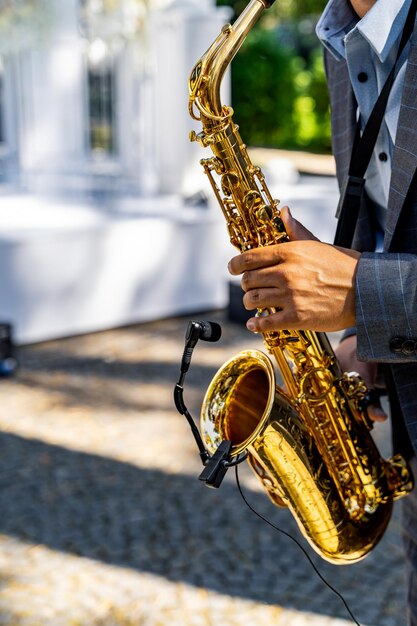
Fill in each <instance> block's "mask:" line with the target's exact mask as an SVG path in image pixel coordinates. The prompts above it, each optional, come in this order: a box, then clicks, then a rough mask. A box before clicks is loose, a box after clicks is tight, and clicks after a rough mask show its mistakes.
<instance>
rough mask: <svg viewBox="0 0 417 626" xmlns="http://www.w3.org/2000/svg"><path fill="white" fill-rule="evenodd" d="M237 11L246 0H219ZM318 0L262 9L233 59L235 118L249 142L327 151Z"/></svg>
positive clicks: (298, 0)
mask: <svg viewBox="0 0 417 626" xmlns="http://www.w3.org/2000/svg"><path fill="white" fill-rule="evenodd" d="M218 4H227V5H229V6H232V8H233V10H234V11H235V12H236V14H238V13H240V11H241V10H242V9H243V8H244V7H245V5H246V4H247V1H246V0H218ZM318 5H319V2H318V1H317V0H291V1H288V0H283V1H282V2H277V3H275V4H274V5H273V6H272V7H271V9H269V11H271V15H270V16H267V14H268V13H269V11H267V12H265V16H266V19H265V20H261V21H260V22H259V24H257V25H256V26H255V27H254V28H253V30H252V31H251V32H250V33H249V34H248V36H247V38H246V40H245V42H244V44H243V46H242V48H241V50H240V51H239V53H238V54H237V55H236V57H235V59H234V60H233V63H232V94H233V100H232V102H233V108H234V109H235V111H236V114H235V118H236V121H237V122H238V123H239V125H240V126H241V128H242V135H243V137H244V141H246V143H248V144H249V145H257V146H260V145H261V146H269V147H281V148H294V149H308V150H314V151H319V152H329V151H330V119H329V118H330V115H329V101H328V93H327V87H326V82H325V77H324V70H323V61H322V50H321V44H320V43H319V42H318V40H317V37H316V35H315V32H314V29H315V24H316V21H317V15H318V13H317V10H318V9H319V8H322V2H320V6H318Z"/></svg>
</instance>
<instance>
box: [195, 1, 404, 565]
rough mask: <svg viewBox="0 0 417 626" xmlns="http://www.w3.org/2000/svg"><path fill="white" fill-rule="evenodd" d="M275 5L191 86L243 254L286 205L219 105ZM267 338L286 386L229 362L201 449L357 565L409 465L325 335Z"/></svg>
mask: <svg viewBox="0 0 417 626" xmlns="http://www.w3.org/2000/svg"><path fill="white" fill-rule="evenodd" d="M273 2H274V0H251V1H250V2H249V4H248V5H247V6H246V8H245V9H244V11H243V12H242V14H241V15H240V17H239V18H238V19H237V20H236V21H235V23H234V24H233V26H231V25H230V24H227V25H225V26H224V27H223V29H222V31H221V33H220V34H219V36H218V37H217V38H216V40H215V41H214V42H213V44H212V45H211V46H210V48H209V49H208V51H207V52H206V53H205V54H204V55H203V56H202V58H201V59H200V60H199V61H198V62H197V64H196V65H195V67H194V69H193V70H192V73H191V76H190V79H189V94H190V99H189V111H190V115H191V116H192V118H193V119H194V120H198V122H200V123H201V124H202V127H203V129H202V132H200V133H198V134H197V133H196V132H195V131H191V134H190V139H191V140H192V141H197V142H199V143H200V144H201V146H203V147H209V148H210V149H211V151H212V153H213V156H211V157H210V158H207V159H203V160H202V161H201V164H202V166H203V168H204V171H205V173H206V174H207V176H208V178H209V181H210V183H211V186H212V188H213V191H214V194H215V196H216V198H217V200H218V203H219V205H220V207H221V209H222V211H223V214H224V217H225V219H226V224H227V229H228V233H229V236H230V241H231V243H232V244H233V245H234V246H235V247H236V248H237V249H238V250H239V251H241V252H243V251H244V250H249V249H251V248H255V247H258V246H268V245H273V244H279V243H281V242H284V241H286V240H287V239H288V237H287V233H286V231H285V227H284V224H283V222H282V220H281V219H280V211H279V209H278V205H279V201H278V200H274V199H273V198H272V196H271V193H270V191H269V190H268V187H267V185H266V183H265V178H264V175H263V173H262V171H261V169H260V168H259V167H256V166H254V165H253V164H252V162H251V160H250V158H249V155H248V153H247V150H246V146H245V145H244V143H243V142H242V139H241V137H240V134H239V130H238V126H237V125H236V124H235V123H234V122H233V119H232V117H233V110H232V109H231V108H230V107H228V106H225V105H222V103H221V99H220V85H221V81H222V78H223V75H224V73H225V71H226V69H227V67H228V66H229V64H230V63H231V61H232V59H233V57H234V56H235V54H236V53H237V52H238V50H239V48H240V46H241V45H242V43H243V42H244V40H245V37H246V36H247V34H248V32H249V30H250V29H251V28H252V27H253V25H254V24H255V23H256V21H257V20H258V18H259V17H260V15H261V13H262V12H263V11H264V9H267V8H268V7H270V6H271V5H272V4H273ZM273 311H274V310H273V309H268V310H259V311H258V314H261V315H267V314H270V313H272V312H273ZM263 337H264V342H265V345H266V348H267V350H268V352H269V353H270V354H271V355H273V357H274V358H275V360H276V362H277V367H278V370H279V372H280V374H281V378H282V381H283V384H284V388H280V387H279V386H277V382H276V373H275V369H274V367H273V365H272V362H271V359H270V358H269V357H268V356H266V354H264V353H263V352H261V351H259V350H246V351H243V352H240V353H239V354H237V355H236V356H234V357H232V358H231V359H230V360H229V361H227V362H226V363H225V364H224V365H223V366H222V367H221V368H220V369H219V371H218V372H217V373H216V374H215V376H214V378H213V380H212V381H211V383H210V385H209V388H208V390H207V392H206V395H205V398H204V401H203V406H202V410H201V421H200V431H201V436H202V440H203V442H204V446H205V447H206V449H207V450H208V451H209V452H210V453H213V454H214V453H215V452H216V450H218V448H219V446H220V444H221V443H222V442H224V441H227V442H230V444H231V448H230V449H231V453H230V454H231V458H232V459H233V458H239V455H240V456H241V455H242V454H243V453H245V454H246V457H247V460H248V463H249V465H250V466H251V468H252V470H253V471H254V472H255V474H256V476H257V477H258V478H259V480H260V481H261V483H262V485H263V487H264V488H265V490H266V492H267V494H268V496H269V497H270V499H271V500H272V502H273V503H274V504H276V505H278V506H287V507H288V508H289V509H290V510H291V512H292V514H293V515H294V517H295V519H296V521H297V523H298V526H299V528H300V530H301V532H302V534H303V535H304V536H305V538H306V539H307V541H308V542H309V543H310V544H311V546H312V547H313V549H314V550H316V552H318V554H319V555H320V556H321V557H323V558H324V559H326V560H328V561H330V562H332V563H335V564H348V563H353V562H356V561H358V560H360V559H362V558H363V557H364V556H366V554H368V553H369V551H370V550H372V548H373V547H374V546H375V545H376V544H377V542H378V541H379V539H380V538H381V537H382V535H383V533H384V531H385V529H386V527H387V525H388V522H389V520H390V516H391V511H392V507H393V501H394V500H395V499H397V498H399V497H401V496H403V495H406V494H407V493H408V492H409V491H410V490H411V489H412V486H413V485H412V477H411V473H410V471H409V468H408V466H407V464H406V462H405V461H404V459H403V458H402V457H401V456H400V455H395V456H394V457H393V458H392V459H389V460H385V459H383V458H382V457H381V456H380V454H379V451H378V449H377V447H376V446H375V443H374V441H373V439H372V437H371V433H370V431H371V427H372V424H371V421H370V419H369V417H368V414H367V410H366V394H367V389H366V386H365V384H364V382H363V381H362V380H361V379H360V377H359V375H358V374H355V373H344V372H342V370H341V368H340V365H339V363H338V362H337V359H336V357H335V355H334V352H333V350H332V348H331V345H330V342H329V340H328V338H327V337H326V335H325V334H324V333H314V332H310V331H292V330H283V331H276V332H275V331H274V332H266V333H264V334H263Z"/></svg>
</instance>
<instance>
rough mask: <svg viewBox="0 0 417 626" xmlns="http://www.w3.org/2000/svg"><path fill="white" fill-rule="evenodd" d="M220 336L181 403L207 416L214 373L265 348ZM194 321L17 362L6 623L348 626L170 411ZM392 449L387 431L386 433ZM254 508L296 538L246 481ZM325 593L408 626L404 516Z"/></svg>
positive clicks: (0, 598)
mask: <svg viewBox="0 0 417 626" xmlns="http://www.w3.org/2000/svg"><path fill="white" fill-rule="evenodd" d="M207 315H208V316H209V318H212V319H214V320H218V321H220V322H221V323H222V325H223V336H222V339H221V341H220V342H219V343H217V344H204V343H202V344H199V345H198V346H197V348H196V350H195V354H194V359H193V365H192V367H191V370H190V373H189V376H188V379H187V385H186V388H185V398H186V401H187V404H188V405H189V408H190V410H191V411H192V413H193V414H194V415H197V413H198V408H199V405H200V403H201V399H202V397H203V395H204V392H205V389H206V387H207V384H208V382H209V380H210V379H211V377H212V375H213V373H214V371H215V370H216V369H217V368H218V367H219V366H220V365H221V364H222V363H223V362H224V361H225V360H226V358H228V357H230V356H231V355H233V354H234V353H236V352H237V351H239V350H240V349H243V348H248V347H250V346H252V347H254V346H256V347H261V345H260V339H259V338H258V337H255V336H252V335H251V334H250V333H249V332H248V331H246V330H245V329H244V328H242V326H239V325H236V324H231V323H229V322H227V320H226V319H225V314H224V312H215V313H211V314H205V315H203V317H207ZM187 320H188V318H182V319H170V320H167V321H160V322H154V323H149V324H142V325H139V326H136V327H130V328H125V329H119V330H114V331H109V332H104V333H98V334H92V335H87V336H83V337H75V338H71V339H66V340H60V341H53V342H48V343H44V344H38V345H34V346H27V347H24V348H21V349H20V350H19V359H20V363H21V366H20V369H19V371H18V373H17V375H16V376H15V377H14V378H12V379H8V380H2V381H0V402H1V411H0V424H1V429H2V434H1V438H0V446H1V453H0V510H1V512H2V513H1V516H0V532H1V535H0V580H1V587H0V623H2V624H8V625H12V626H20V625H25V626H35V625H36V626H61V625H62V626H78V625H80V626H84V625H85V626H89V625H94V626H97V625H99V626H118V625H123V626H126V625H127V626H133V624H134V625H135V626H145V625H146V626H165V625H168V624H169V625H170V626H172V625H178V626H180V625H185V626H188V625H190V626H214V625H216V626H217V625H219V624H223V623H224V624H228V626H242V624H257V625H259V626H263V625H265V626H304V625H309V626H336V625H339V626H342V625H345V624H348V623H352V622H350V621H349V618H348V615H347V613H346V611H345V608H344V607H343V605H342V603H341V601H340V600H339V599H338V598H337V597H336V596H335V595H334V594H333V593H332V592H331V591H329V590H328V589H326V588H325V586H324V585H323V583H322V582H321V581H320V580H319V579H318V578H317V576H316V574H315V573H314V572H313V570H312V568H311V566H310V565H309V563H308V562H307V561H306V559H305V557H304V556H303V555H302V553H301V552H300V551H299V550H298V548H297V547H296V546H295V545H294V544H293V543H292V542H291V541H289V540H288V539H287V538H286V537H283V536H282V535H280V534H279V533H278V532H276V531H274V530H273V529H272V528H270V527H269V526H267V525H266V524H265V523H264V522H262V521H261V520H259V519H258V518H257V517H255V516H254V515H253V513H252V512H251V511H249V510H248V509H247V508H246V506H245V504H244V503H243V501H242V499H241V497H240V495H239V493H238V491H237V488H236V485H235V479H234V474H233V473H232V472H230V473H229V475H228V476H227V477H226V480H225V482H224V483H223V485H222V486H221V488H220V489H219V490H210V489H207V488H206V487H205V486H203V485H202V484H201V483H200V482H199V481H198V480H197V477H198V474H199V473H200V469H201V468H200V463H199V460H198V455H197V452H196V449H195V447H194V443H193V440H192V437H191V434H190V431H189V428H188V425H187V424H186V423H185V421H184V419H183V418H182V417H181V416H180V415H178V414H177V413H176V411H175V409H174V407H173V401H172V390H173V385H174V383H175V382H176V380H177V375H178V362H179V359H180V357H181V354H182V348H183V337H184V331H185V328H186V325H187ZM381 433H382V435H381V436H382V438H384V437H385V431H381ZM240 478H241V482H242V485H243V489H244V492H245V494H246V497H247V498H248V500H249V501H250V503H251V505H252V506H254V508H255V509H256V510H257V511H259V512H260V513H262V514H263V515H264V516H266V517H267V518H268V519H269V520H271V521H272V522H273V523H275V524H278V525H280V526H281V527H283V528H284V529H285V530H286V531H289V532H291V533H292V534H294V535H295V536H296V537H298V538H299V533H298V531H297V529H296V527H295V524H294V522H293V520H292V518H291V517H290V516H289V514H287V512H286V511H282V510H280V509H278V508H276V507H274V506H273V505H272V504H271V503H270V502H269V500H268V498H267V497H266V495H265V493H264V491H263V490H262V488H261V487H260V485H258V481H257V480H256V479H255V477H254V476H252V474H251V473H250V472H249V470H248V469H247V468H246V469H245V467H241V469H240ZM312 558H313V560H314V562H315V563H316V564H317V566H318V567H319V568H320V571H321V572H322V574H323V575H324V576H325V577H326V579H327V580H328V581H329V582H330V583H331V584H332V585H333V586H334V587H336V588H337V589H338V591H339V592H341V593H342V594H343V596H344V597H345V599H346V601H347V602H348V603H349V606H350V608H351V610H352V611H353V612H354V614H355V615H356V617H357V619H358V621H359V622H360V623H361V624H363V625H365V624H366V626H403V625H404V623H405V622H404V617H403V615H404V601H403V593H404V587H403V583H404V575H403V566H402V549H401V542H400V538H399V526H398V513H396V514H395V516H394V519H393V520H392V523H391V526H390V529H389V531H388V532H387V533H386V535H385V537H384V538H383V540H382V542H381V544H380V545H379V546H378V547H377V548H376V549H375V550H374V552H373V553H372V554H371V555H370V556H369V557H368V558H367V559H365V560H364V561H363V562H361V563H360V564H357V565H355V566H350V567H335V566H331V565H329V564H327V563H324V562H322V561H321V560H320V559H319V558H318V557H316V556H315V555H313V556H312Z"/></svg>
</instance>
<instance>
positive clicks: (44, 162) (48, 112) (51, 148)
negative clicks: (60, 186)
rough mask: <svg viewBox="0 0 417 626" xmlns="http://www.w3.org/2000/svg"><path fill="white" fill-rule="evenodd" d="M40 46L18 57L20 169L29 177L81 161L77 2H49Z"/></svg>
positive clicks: (80, 80)
mask: <svg viewBox="0 0 417 626" xmlns="http://www.w3.org/2000/svg"><path fill="white" fill-rule="evenodd" d="M53 9H54V11H53V22H52V25H51V28H50V30H49V31H48V33H47V35H46V38H45V41H44V42H42V44H39V45H38V46H37V47H36V49H34V50H31V51H27V52H23V53H21V54H20V63H19V65H20V67H19V72H20V86H21V87H22V88H23V89H24V92H23V93H22V97H21V106H22V112H21V113H22V115H21V120H20V127H21V128H20V137H21V146H20V151H21V164H22V169H23V172H24V173H25V174H26V175H29V179H28V180H29V185H30V180H31V179H30V174H32V173H35V172H36V175H37V176H38V175H39V172H43V173H45V174H51V173H53V172H57V171H65V170H68V169H73V170H74V169H76V168H78V167H80V165H81V163H80V161H81V160H82V159H83V157H84V119H83V114H84V112H83V95H82V94H83V91H82V88H83V81H84V68H83V56H82V48H81V40H80V36H79V32H78V24H77V17H78V16H77V11H78V1H77V0H65V2H62V0H54V3H53Z"/></svg>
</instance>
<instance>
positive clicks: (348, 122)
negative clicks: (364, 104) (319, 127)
mask: <svg viewBox="0 0 417 626" xmlns="http://www.w3.org/2000/svg"><path fill="white" fill-rule="evenodd" d="M326 53H327V59H326V61H327V64H326V67H327V71H328V79H329V87H330V101H331V116H332V149H333V155H334V158H335V160H336V170H337V176H338V180H339V185H341V184H342V181H343V180H344V178H345V175H346V174H347V172H348V169H349V163H350V157H351V154H352V146H353V139H354V136H355V126H356V108H357V105H356V101H355V97H354V95H353V91H352V88H351V84H350V80H349V73H348V69H347V65H346V63H345V62H344V61H336V59H334V58H333V57H332V55H331V54H330V53H329V52H326Z"/></svg>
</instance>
